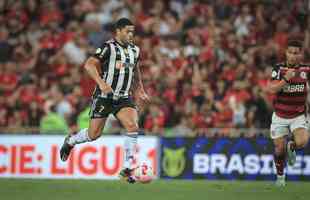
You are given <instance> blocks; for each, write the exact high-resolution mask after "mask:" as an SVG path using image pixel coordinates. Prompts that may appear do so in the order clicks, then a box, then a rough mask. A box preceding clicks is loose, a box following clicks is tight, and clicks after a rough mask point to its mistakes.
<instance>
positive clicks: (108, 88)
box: [99, 83, 113, 94]
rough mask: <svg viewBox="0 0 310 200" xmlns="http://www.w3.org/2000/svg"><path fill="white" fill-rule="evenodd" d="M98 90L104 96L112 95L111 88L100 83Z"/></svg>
mask: <svg viewBox="0 0 310 200" xmlns="http://www.w3.org/2000/svg"><path fill="white" fill-rule="evenodd" d="M99 88H100V90H101V91H102V92H103V93H104V94H109V93H113V89H112V87H111V86H110V85H108V84H106V83H100V84H99Z"/></svg>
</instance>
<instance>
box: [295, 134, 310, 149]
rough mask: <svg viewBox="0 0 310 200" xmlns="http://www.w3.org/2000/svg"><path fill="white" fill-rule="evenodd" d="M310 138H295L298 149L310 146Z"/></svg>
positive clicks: (301, 136) (305, 135) (304, 135)
mask: <svg viewBox="0 0 310 200" xmlns="http://www.w3.org/2000/svg"><path fill="white" fill-rule="evenodd" d="M308 140H309V136H308V134H303V135H300V136H298V137H296V138H295V144H296V147H297V148H298V149H299V148H304V147H305V146H306V145H307V144H308Z"/></svg>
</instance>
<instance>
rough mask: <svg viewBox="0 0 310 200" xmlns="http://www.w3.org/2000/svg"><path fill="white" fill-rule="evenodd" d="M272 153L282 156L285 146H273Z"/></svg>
mask: <svg viewBox="0 0 310 200" xmlns="http://www.w3.org/2000/svg"><path fill="white" fill-rule="evenodd" d="M274 151H275V154H276V155H282V154H284V153H285V145H284V144H275V147H274Z"/></svg>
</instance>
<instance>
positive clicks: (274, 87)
mask: <svg viewBox="0 0 310 200" xmlns="http://www.w3.org/2000/svg"><path fill="white" fill-rule="evenodd" d="M294 76H295V69H289V70H287V72H286V73H285V75H284V78H283V79H282V80H272V81H270V83H269V85H268V87H267V91H268V92H269V93H271V94H276V93H277V92H279V91H280V90H281V89H282V88H283V87H284V86H285V85H286V84H288V83H289V81H290V79H291V78H293V77H294Z"/></svg>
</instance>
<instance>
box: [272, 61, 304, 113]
mask: <svg viewBox="0 0 310 200" xmlns="http://www.w3.org/2000/svg"><path fill="white" fill-rule="evenodd" d="M290 68H291V67H289V66H288V65H287V64H286V63H278V64H276V65H275V66H274V67H273V69H272V74H271V77H272V80H281V79H282V78H283V76H284V75H285V73H286V71H287V70H288V69H290ZM309 72H310V64H300V65H299V66H297V67H296V72H295V76H294V77H293V78H292V79H291V80H290V81H289V83H288V84H286V85H285V86H284V87H283V88H282V89H281V90H280V91H279V92H278V93H277V94H276V96H275V99H274V101H273V107H274V110H275V113H276V114H277V115H278V116H279V117H283V118H294V117H297V116H299V115H301V114H303V113H305V111H306V99H307V81H308V73H309Z"/></svg>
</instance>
